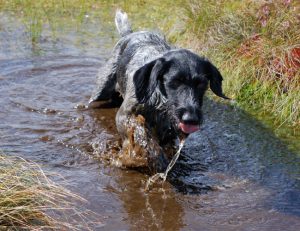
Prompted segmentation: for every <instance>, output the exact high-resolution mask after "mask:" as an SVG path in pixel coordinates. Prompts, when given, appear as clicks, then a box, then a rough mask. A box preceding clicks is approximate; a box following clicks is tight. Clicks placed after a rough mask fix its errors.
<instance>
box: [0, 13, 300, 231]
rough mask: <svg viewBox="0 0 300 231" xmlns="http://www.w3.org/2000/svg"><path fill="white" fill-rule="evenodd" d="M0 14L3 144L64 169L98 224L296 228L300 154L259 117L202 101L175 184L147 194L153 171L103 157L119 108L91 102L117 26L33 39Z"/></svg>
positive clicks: (299, 211)
mask: <svg viewBox="0 0 300 231" xmlns="http://www.w3.org/2000/svg"><path fill="white" fill-rule="evenodd" d="M0 19H1V20H0V102H1V109H0V121H1V123H0V137H1V142H0V149H2V150H3V151H4V152H5V153H7V154H8V155H16V156H22V157H23V158H25V159H28V160H32V161H36V162H38V163H39V164H40V165H41V166H42V168H43V169H44V170H45V171H47V172H48V171H49V172H54V173H57V174H60V175H61V176H62V177H63V178H64V179H63V180H62V178H57V179H56V178H54V180H56V181H57V182H58V183H64V184H66V185H67V187H68V188H70V189H71V190H72V191H73V192H76V193H78V194H79V195H81V196H82V197H84V198H85V199H87V200H88V203H83V204H80V205H78V206H80V207H81V209H83V210H84V209H90V210H92V211H94V212H96V213H98V214H99V220H100V221H101V225H100V226H97V227H93V229H94V230H199V229H201V230H272V231H274V230H291V231H292V230H298V228H299V226H300V161H299V158H298V157H297V155H296V154H295V153H292V152H290V151H289V150H288V149H287V147H286V145H285V144H284V143H282V142H281V141H280V140H278V139H277V138H276V137H275V136H274V135H273V134H272V132H271V131H269V130H268V129H266V128H264V126H262V125H261V124H260V123H259V122H258V121H256V120H254V119H253V118H251V117H250V116H249V115H247V114H245V113H243V112H242V111H240V110H238V109H236V108H234V107H232V106H230V105H224V104H219V103H216V102H213V101H210V100H206V102H205V105H204V107H205V113H204V114H205V118H206V119H205V123H204V125H203V127H202V128H201V131H199V132H197V133H195V134H193V135H191V136H190V137H189V138H188V139H187V140H186V143H185V146H184V148H183V153H182V154H181V156H180V158H179V160H178V163H177V164H176V165H175V166H174V169H173V170H172V171H171V172H170V178H169V182H165V183H164V184H163V185H160V184H158V185H157V186H156V187H154V188H153V189H152V190H151V191H149V192H145V191H144V187H145V183H146V181H147V179H148V176H146V175H145V174H142V173H139V172H137V171H133V170H126V169H120V168H117V167H114V166H110V165H108V164H107V162H106V161H104V160H103V158H101V157H102V156H101V154H103V153H108V152H109V151H110V147H112V146H114V145H115V143H116V142H117V140H118V139H119V137H118V135H117V132H116V128H115V122H114V117H115V113H116V111H117V109H95V110H88V109H86V107H85V105H86V104H87V102H88V99H89V97H90V94H91V92H92V90H93V88H94V84H95V76H96V74H97V70H98V69H99V67H100V66H101V65H103V63H104V62H105V60H106V59H107V58H108V57H109V55H110V51H111V49H112V47H113V45H114V42H115V40H114V39H113V37H114V36H115V34H114V33H115V32H114V29H112V28H111V26H110V25H105V24H104V25H99V24H95V23H88V22H87V23H85V24H83V26H82V28H80V29H81V31H78V30H75V29H69V30H67V31H64V33H62V35H60V36H59V37H58V38H55V39H54V38H52V37H51V32H50V31H49V30H48V29H47V28H44V32H43V34H42V38H41V40H40V42H39V43H38V44H34V43H32V42H31V40H30V38H29V37H28V34H27V33H26V31H25V28H24V26H23V24H22V23H21V22H20V21H18V20H16V18H14V17H12V16H10V15H8V14H4V13H2V14H1V15H0ZM82 31H86V32H89V33H82ZM93 31H102V32H104V33H101V36H100V37H96V36H91V34H93V33H91V32H93ZM114 147H115V146H114ZM99 155H100V156H99ZM99 157H100V158H99Z"/></svg>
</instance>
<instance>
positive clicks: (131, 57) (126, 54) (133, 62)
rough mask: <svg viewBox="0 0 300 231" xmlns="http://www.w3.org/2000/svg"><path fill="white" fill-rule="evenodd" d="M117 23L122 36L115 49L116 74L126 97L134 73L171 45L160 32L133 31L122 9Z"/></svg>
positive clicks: (118, 13) (119, 87)
mask: <svg viewBox="0 0 300 231" xmlns="http://www.w3.org/2000/svg"><path fill="white" fill-rule="evenodd" d="M115 23H116V27H117V29H118V31H119V34H120V35H121V37H122V38H121V39H120V40H119V42H118V43H117V45H116V46H115V49H114V53H116V54H117V56H118V62H117V65H116V76H117V83H118V91H119V92H120V93H121V95H122V96H123V98H124V97H125V93H128V92H129V91H130V89H128V88H132V87H133V85H132V82H133V80H132V77H133V74H134V73H135V72H136V71H137V70H138V69H139V68H141V67H142V66H144V65H145V64H146V63H148V62H151V61H152V60H154V59H156V58H159V57H160V56H162V55H163V54H164V53H166V52H168V51H169V50H170V49H171V46H170V45H169V44H167V42H166V41H165V39H164V37H163V36H161V35H160V34H158V33H153V32H148V31H138V32H133V31H132V29H131V26H130V22H129V21H128V17H127V14H126V13H123V12H121V11H120V10H118V11H117V12H116V16H115ZM128 90H129V91H128Z"/></svg>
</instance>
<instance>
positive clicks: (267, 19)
mask: <svg viewBox="0 0 300 231" xmlns="http://www.w3.org/2000/svg"><path fill="white" fill-rule="evenodd" d="M184 7H185V21H186V29H187V36H186V38H188V39H187V41H188V43H189V44H190V46H191V44H192V48H193V49H195V50H196V51H197V52H198V53H200V54H203V55H205V56H207V57H209V58H210V59H211V60H212V61H213V63H215V64H216V65H217V66H218V67H219V68H220V70H221V71H222V73H223V75H224V77H225V81H224V84H225V87H224V88H225V92H226V94H227V95H229V96H230V97H232V98H233V99H235V100H236V101H237V102H238V104H239V105H240V106H241V107H242V108H244V109H246V110H247V111H248V112H250V113H251V114H256V115H257V116H264V115H266V116H267V117H271V118H272V121H273V122H275V124H276V127H277V128H279V127H281V126H283V125H287V126H289V127H292V128H293V131H294V132H295V134H296V133H297V134H299V133H298V132H299V129H300V33H299V31H300V4H299V2H298V1H290V0H282V1H281V0H277V1H262V0H258V1H254V0H245V1H238V0H226V1H225V0H220V1H209V0H201V1H196V0H187V1H186V2H185V6H184ZM189 44H187V45H189Z"/></svg>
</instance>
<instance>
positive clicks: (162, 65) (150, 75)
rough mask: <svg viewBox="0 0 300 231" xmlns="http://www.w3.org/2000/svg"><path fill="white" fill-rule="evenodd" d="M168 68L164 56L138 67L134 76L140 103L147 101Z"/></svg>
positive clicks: (136, 93)
mask: <svg viewBox="0 0 300 231" xmlns="http://www.w3.org/2000/svg"><path fill="white" fill-rule="evenodd" d="M165 69H166V61H165V59H164V58H159V59H156V60H154V61H152V62H150V63H147V64H145V65H144V66H142V67H141V68H140V69H138V70H137V71H136V72H135V74H134V76H133V83H134V86H135V95H136V97H137V100H138V102H139V103H146V102H147V101H148V100H149V99H150V97H151V95H152V94H153V92H154V90H155V88H156V87H157V85H158V82H159V80H161V79H162V75H163V73H164V72H165Z"/></svg>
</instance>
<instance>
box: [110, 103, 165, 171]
mask: <svg viewBox="0 0 300 231" xmlns="http://www.w3.org/2000/svg"><path fill="white" fill-rule="evenodd" d="M130 112H132V111H131V110H128V107H126V106H124V105H122V106H121V108H120V110H119V111H118V113H117V117H116V122H117V129H118V131H119V133H120V135H121V138H122V141H123V142H122V149H121V152H120V155H119V157H118V159H119V161H120V162H121V164H122V166H124V167H129V168H142V169H144V170H147V171H150V172H151V173H156V172H163V171H164V170H165V169H166V167H167V165H168V161H167V158H166V157H165V154H164V150H163V149H162V148H161V147H160V145H159V144H158V141H157V138H156V137H153V136H152V135H151V132H150V131H149V130H148V128H147V126H146V124H145V119H144V117H143V116H141V115H135V114H132V113H130Z"/></svg>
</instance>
